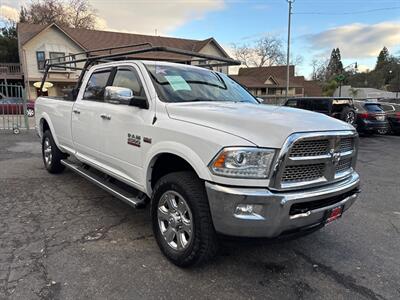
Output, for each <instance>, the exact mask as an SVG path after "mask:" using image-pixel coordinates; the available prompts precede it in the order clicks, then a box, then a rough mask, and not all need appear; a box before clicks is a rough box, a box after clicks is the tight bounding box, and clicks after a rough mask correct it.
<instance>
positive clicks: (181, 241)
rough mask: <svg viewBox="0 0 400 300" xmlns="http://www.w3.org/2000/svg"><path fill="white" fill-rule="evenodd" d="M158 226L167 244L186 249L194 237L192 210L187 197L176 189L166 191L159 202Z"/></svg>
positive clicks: (178, 248) (176, 248) (180, 249)
mask: <svg viewBox="0 0 400 300" xmlns="http://www.w3.org/2000/svg"><path fill="white" fill-rule="evenodd" d="M157 219H158V226H159V228H160V231H161V234H162V235H163V237H164V239H165V241H166V242H167V244H168V245H169V246H170V247H171V248H172V249H174V250H178V251H182V250H185V249H186V248H187V247H188V246H189V245H190V242H191V241H192V239H193V217H192V212H191V210H190V208H189V206H188V204H187V202H186V201H185V199H184V198H183V197H182V196H181V195H180V194H179V193H177V192H175V191H167V192H165V193H164V194H163V195H162V196H161V198H160V201H159V203H158V209H157Z"/></svg>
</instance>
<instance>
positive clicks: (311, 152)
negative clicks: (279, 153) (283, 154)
mask: <svg viewBox="0 0 400 300" xmlns="http://www.w3.org/2000/svg"><path fill="white" fill-rule="evenodd" d="M328 152H329V140H328V139H324V140H305V141H300V142H298V143H296V144H295V145H294V146H293V147H292V150H291V151H290V155H289V156H290V157H307V156H319V155H325V154H327V153H328Z"/></svg>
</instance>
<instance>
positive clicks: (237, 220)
mask: <svg viewBox="0 0 400 300" xmlns="http://www.w3.org/2000/svg"><path fill="white" fill-rule="evenodd" d="M359 183H360V179H359V175H358V174H357V173H355V172H354V173H353V174H352V175H351V176H350V177H348V178H346V179H344V180H342V181H340V182H336V183H333V184H331V185H329V186H324V187H319V188H313V189H307V190H301V191H290V192H273V191H270V190H268V189H263V188H239V187H227V186H221V185H217V184H213V183H209V182H206V191H207V195H208V200H209V204H210V210H211V215H212V219H213V223H214V227H215V230H216V231H217V232H218V233H220V234H224V235H229V236H238V237H264V238H273V237H277V236H279V235H281V234H283V233H286V232H292V231H295V230H299V229H302V228H307V227H310V226H312V225H316V224H321V223H323V222H324V220H325V216H326V213H327V211H328V210H330V209H332V208H334V207H337V206H343V207H344V211H345V210H347V209H348V208H349V207H350V206H351V205H352V204H353V203H354V201H355V200H356V198H357V196H358V193H359ZM324 200H326V202H324ZM239 204H242V205H243V204H244V205H246V204H252V205H256V206H257V209H258V210H257V213H256V214H254V215H248V216H244V215H238V214H236V212H235V211H236V207H237V206H238V205H239ZM294 204H296V205H300V207H302V208H303V210H302V211H301V213H298V211H296V210H293V208H294V207H292V206H293V205H294ZM307 205H309V207H311V208H310V209H309V210H307V208H306V207H307ZM291 208H292V209H291ZM304 208H306V209H304Z"/></svg>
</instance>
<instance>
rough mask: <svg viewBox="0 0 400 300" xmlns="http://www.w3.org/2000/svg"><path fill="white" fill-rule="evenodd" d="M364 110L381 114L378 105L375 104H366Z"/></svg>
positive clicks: (380, 108)
mask: <svg viewBox="0 0 400 300" xmlns="http://www.w3.org/2000/svg"><path fill="white" fill-rule="evenodd" d="M364 106H365V109H366V110H367V111H368V112H376V113H382V112H383V110H382V107H381V106H380V104H376V103H370V104H369V103H366V104H365V105H364Z"/></svg>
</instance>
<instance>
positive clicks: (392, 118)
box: [380, 102, 400, 134]
mask: <svg viewBox="0 0 400 300" xmlns="http://www.w3.org/2000/svg"><path fill="white" fill-rule="evenodd" d="M380 105H381V108H382V110H383V111H384V112H385V113H386V117H387V120H388V122H389V132H390V133H395V134H398V133H400V104H394V103H384V102H380Z"/></svg>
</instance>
